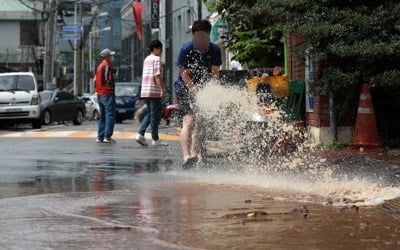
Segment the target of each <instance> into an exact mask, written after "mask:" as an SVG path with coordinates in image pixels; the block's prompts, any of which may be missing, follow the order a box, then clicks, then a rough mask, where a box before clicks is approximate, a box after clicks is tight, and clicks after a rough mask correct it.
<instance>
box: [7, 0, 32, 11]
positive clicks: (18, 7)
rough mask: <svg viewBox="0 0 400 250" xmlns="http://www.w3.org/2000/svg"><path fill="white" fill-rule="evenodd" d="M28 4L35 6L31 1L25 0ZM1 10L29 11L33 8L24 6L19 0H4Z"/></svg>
mask: <svg viewBox="0 0 400 250" xmlns="http://www.w3.org/2000/svg"><path fill="white" fill-rule="evenodd" d="M23 2H24V3H26V5H28V6H31V7H33V4H32V2H31V1H23ZM0 11H29V12H31V11H32V10H31V9H29V8H28V7H26V6H24V5H23V4H22V3H21V2H20V1H19V0H2V1H1V5H0Z"/></svg>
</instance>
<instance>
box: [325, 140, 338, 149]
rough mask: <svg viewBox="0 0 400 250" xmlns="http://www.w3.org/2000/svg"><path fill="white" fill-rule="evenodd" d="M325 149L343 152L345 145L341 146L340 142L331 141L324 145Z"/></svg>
mask: <svg viewBox="0 0 400 250" xmlns="http://www.w3.org/2000/svg"><path fill="white" fill-rule="evenodd" d="M324 148H326V149H328V150H341V149H343V145H342V144H340V142H338V141H335V140H330V141H327V142H326V143H325V144H324Z"/></svg>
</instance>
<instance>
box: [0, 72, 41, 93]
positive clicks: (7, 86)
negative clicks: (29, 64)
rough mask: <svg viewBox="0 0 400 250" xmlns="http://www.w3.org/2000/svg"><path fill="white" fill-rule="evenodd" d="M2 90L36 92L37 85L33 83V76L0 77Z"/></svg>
mask: <svg viewBox="0 0 400 250" xmlns="http://www.w3.org/2000/svg"><path fill="white" fill-rule="evenodd" d="M0 90H2V91H14V90H23V91H31V90H35V83H34V82H33V78H32V76H29V75H20V76H0Z"/></svg>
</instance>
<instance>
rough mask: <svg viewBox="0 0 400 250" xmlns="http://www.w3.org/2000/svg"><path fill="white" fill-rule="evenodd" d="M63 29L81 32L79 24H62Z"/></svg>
mask: <svg viewBox="0 0 400 250" xmlns="http://www.w3.org/2000/svg"><path fill="white" fill-rule="evenodd" d="M63 31H64V32H82V26H80V25H72V26H71V25H68V26H63Z"/></svg>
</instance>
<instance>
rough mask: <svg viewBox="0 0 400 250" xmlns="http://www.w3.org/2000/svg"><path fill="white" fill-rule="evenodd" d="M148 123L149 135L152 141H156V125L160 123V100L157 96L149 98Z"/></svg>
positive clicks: (157, 138) (157, 137)
mask: <svg viewBox="0 0 400 250" xmlns="http://www.w3.org/2000/svg"><path fill="white" fill-rule="evenodd" d="M149 103H150V123H151V136H152V138H153V141H158V140H159V136H158V125H159V123H160V117H161V111H162V100H161V99H158V98H152V99H150V102H149Z"/></svg>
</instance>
